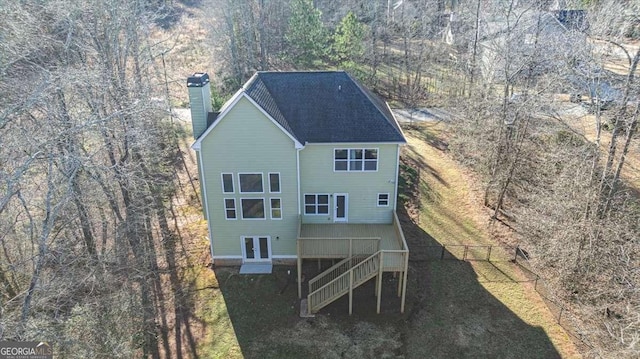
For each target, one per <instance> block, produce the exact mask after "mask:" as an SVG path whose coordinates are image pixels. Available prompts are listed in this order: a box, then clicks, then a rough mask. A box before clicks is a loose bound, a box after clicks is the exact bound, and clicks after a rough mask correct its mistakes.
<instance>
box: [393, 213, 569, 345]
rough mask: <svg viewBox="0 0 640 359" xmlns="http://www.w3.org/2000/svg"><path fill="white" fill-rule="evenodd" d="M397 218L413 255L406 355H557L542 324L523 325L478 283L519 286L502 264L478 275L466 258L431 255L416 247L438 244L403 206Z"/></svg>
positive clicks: (450, 255) (410, 270)
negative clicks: (541, 326)
mask: <svg viewBox="0 0 640 359" xmlns="http://www.w3.org/2000/svg"><path fill="white" fill-rule="evenodd" d="M399 217H400V220H401V224H402V226H403V231H404V233H405V236H406V239H407V245H408V246H409V250H410V253H411V254H410V257H409V258H410V266H409V280H408V286H409V287H408V288H409V289H408V295H407V300H408V302H407V311H408V312H407V321H408V325H407V328H406V332H407V334H406V335H405V337H406V342H405V344H406V347H407V357H408V358H420V357H431V358H560V354H559V353H558V351H557V350H556V349H555V348H554V346H553V343H552V342H551V340H550V339H549V337H548V336H547V334H546V333H545V332H544V330H543V329H542V328H540V327H535V326H531V325H529V324H527V323H526V322H525V321H523V320H522V319H521V318H519V317H518V316H517V315H516V314H515V313H514V312H513V311H511V310H510V309H509V308H508V307H506V306H505V305H504V304H503V303H502V302H501V301H500V300H498V299H497V298H496V297H494V296H493V295H492V294H491V293H489V292H488V291H487V289H486V288H485V287H483V286H482V284H481V281H483V282H492V283H505V285H521V284H519V283H517V281H515V280H514V279H513V278H512V277H511V276H510V275H508V274H507V273H505V271H504V270H503V269H501V268H500V267H501V265H500V264H497V265H496V264H493V265H492V264H490V263H491V262H487V263H488V264H487V265H486V266H483V267H484V268H483V269H482V273H483V274H481V275H478V273H477V272H476V270H474V268H473V267H472V266H471V264H470V263H469V262H466V261H460V260H439V259H436V260H433V259H429V257H428V256H427V254H426V253H423V252H422V251H421V250H420V249H421V248H424V247H429V246H439V245H440V243H438V242H437V241H436V240H435V239H434V238H433V237H432V236H431V235H430V234H429V233H427V232H425V231H424V230H423V229H422V228H420V227H419V226H418V225H417V224H416V223H414V222H413V221H411V220H410V218H409V217H408V216H407V215H406V213H404V211H403V209H401V210H399ZM445 252H448V251H445ZM445 257H449V258H452V257H454V256H453V254H451V253H445ZM483 264H484V263H483ZM491 268H494V269H491Z"/></svg>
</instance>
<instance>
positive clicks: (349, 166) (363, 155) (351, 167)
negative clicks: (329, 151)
mask: <svg viewBox="0 0 640 359" xmlns="http://www.w3.org/2000/svg"><path fill="white" fill-rule="evenodd" d="M333 170H334V171H336V172H340V171H348V172H362V171H377V170H378V149H377V148H335V149H334V150H333Z"/></svg>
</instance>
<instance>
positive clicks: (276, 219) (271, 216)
mask: <svg viewBox="0 0 640 359" xmlns="http://www.w3.org/2000/svg"><path fill="white" fill-rule="evenodd" d="M272 199H277V200H279V201H280V208H278V209H279V210H280V218H274V217H273V207H271V200H272ZM269 218H270V219H271V220H274V221H281V220H282V198H280V197H271V198H269Z"/></svg>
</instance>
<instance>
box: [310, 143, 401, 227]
mask: <svg viewBox="0 0 640 359" xmlns="http://www.w3.org/2000/svg"><path fill="white" fill-rule="evenodd" d="M337 148H338V149H342V148H361V149H362V148H366V149H370V148H377V149H378V170H377V171H371V172H369V171H364V172H349V171H338V172H334V170H333V168H334V167H333V153H334V152H333V150H334V149H337ZM398 150H399V145H397V144H380V143H376V144H371V143H349V144H344V143H340V144H307V146H305V148H304V149H303V150H301V151H300V183H301V188H300V190H301V192H302V193H301V199H300V200H301V203H302V204H303V207H302V213H303V221H304V222H305V223H333V220H334V218H333V216H334V211H333V209H334V207H335V201H334V197H333V196H330V198H329V214H328V215H304V195H305V194H318V193H323V194H325V193H328V194H330V195H332V194H334V193H347V194H348V196H349V198H348V222H349V223H391V221H392V213H393V208H394V204H395V201H396V184H395V181H396V171H397V158H398ZM378 193H389V206H388V207H378V206H377V203H378V202H377V200H378Z"/></svg>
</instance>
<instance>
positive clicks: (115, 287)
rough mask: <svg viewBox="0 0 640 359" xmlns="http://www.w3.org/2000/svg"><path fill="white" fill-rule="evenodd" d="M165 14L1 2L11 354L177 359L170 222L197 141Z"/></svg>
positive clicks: (1, 330) (3, 257)
mask: <svg viewBox="0 0 640 359" xmlns="http://www.w3.org/2000/svg"><path fill="white" fill-rule="evenodd" d="M160 10H161V8H160V7H159V5H158V4H155V3H151V2H148V3H147V2H144V1H121V0H108V1H81V2H79V1H20V2H14V1H1V2H0V24H1V25H0V39H1V40H0V244H1V246H2V251H1V254H0V283H1V284H0V303H1V308H2V312H1V314H0V318H1V319H0V338H2V340H41V341H42V340H45V341H50V342H52V343H54V344H55V349H56V353H57V354H59V355H60V357H69V358H89V357H98V358H101V357H102V358H114V357H123V358H126V357H129V358H130V357H154V358H157V357H159V356H160V352H161V351H162V352H164V353H168V355H169V356H170V355H171V353H172V351H171V349H170V348H169V347H168V345H169V341H168V339H167V338H168V336H169V335H170V333H169V332H168V331H169V327H168V325H167V323H166V322H163V320H162V318H166V317H168V316H171V317H174V316H175V318H176V319H175V320H176V321H177V323H176V324H175V328H174V329H173V330H174V331H176V335H175V337H176V340H179V338H181V337H182V336H181V335H180V333H179V332H180V329H181V328H180V326H181V324H180V319H179V318H180V313H178V310H179V309H178V304H176V303H178V302H179V301H180V300H181V298H180V297H179V296H180V292H181V290H180V288H178V287H175V285H177V284H178V283H177V277H176V276H177V274H176V273H177V272H176V255H177V254H176V252H177V249H176V248H177V244H176V240H177V237H176V235H175V226H174V225H173V223H174V220H175V218H173V216H172V215H170V213H169V212H170V211H171V210H172V207H171V206H172V205H171V200H172V198H173V197H174V196H175V194H176V192H177V191H178V187H177V184H176V183H177V180H176V178H177V172H178V171H181V170H182V169H181V168H180V167H181V165H182V162H181V160H180V158H181V156H182V153H181V152H180V149H179V148H178V145H179V143H180V142H181V140H182V138H183V133H184V131H182V129H181V128H178V127H177V126H175V125H174V124H173V123H172V122H171V121H170V120H169V116H168V115H167V112H166V108H167V105H166V103H167V99H166V97H165V96H164V94H163V92H162V89H163V88H164V86H163V83H162V77H161V76H159V74H160V73H161V72H160V69H159V68H158V64H159V63H160V62H159V59H160V50H158V49H157V48H156V46H155V44H154V43H153V42H152V41H150V39H149V36H148V32H149V30H150V28H151V27H152V26H154V21H155V19H157V16H159V15H160V14H161V12H160ZM174 215H175V214H174ZM161 272H162V273H168V275H167V276H165V277H162V276H161ZM167 287H169V288H171V289H172V290H171V292H169V291H167V290H166V288H167ZM167 293H170V294H167ZM167 295H169V296H173V297H170V298H167V297H165V296H167ZM167 303H174V304H176V305H174V306H173V307H175V308H176V309H175V310H176V312H175V313H171V314H167V313H163V312H165V311H166V312H170V311H171V310H172V309H171V308H172V307H171V306H169V304H167ZM178 347H179V346H178ZM175 355H176V356H177V357H181V354H180V353H177V352H175Z"/></svg>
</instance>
